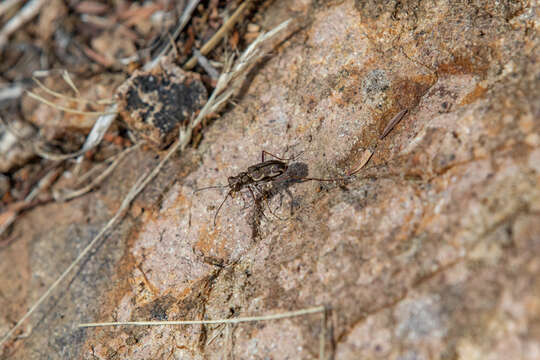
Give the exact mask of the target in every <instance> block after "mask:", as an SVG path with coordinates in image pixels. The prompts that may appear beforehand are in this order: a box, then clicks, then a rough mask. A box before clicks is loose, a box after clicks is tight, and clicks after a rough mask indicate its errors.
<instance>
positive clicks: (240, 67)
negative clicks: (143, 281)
mask: <svg viewBox="0 0 540 360" xmlns="http://www.w3.org/2000/svg"><path fill="white" fill-rule="evenodd" d="M289 22H290V20H287V21H285V22H284V23H282V24H281V25H279V26H278V27H276V28H275V29H273V30H272V31H270V32H268V33H266V34H261V35H260V36H259V37H258V38H257V40H255V41H254V42H253V43H252V44H251V45H250V46H249V47H248V49H246V51H245V52H244V53H243V54H242V56H241V57H240V58H239V60H238V62H237V64H236V65H235V66H233V67H232V71H231V72H230V73H229V72H226V73H224V74H222V75H221V76H220V78H219V80H218V86H217V87H216V89H215V90H214V92H213V93H212V95H211V96H210V98H209V99H208V102H207V103H206V105H205V106H204V107H203V109H202V110H201V111H200V113H199V115H198V116H197V117H196V118H195V120H193V121H192V122H190V125H189V126H188V127H187V129H184V130H181V131H180V134H179V139H178V140H177V141H176V142H175V143H174V144H173V145H172V146H171V148H170V149H169V151H168V152H167V154H166V155H165V156H164V158H163V159H162V160H161V161H160V162H159V163H158V164H157V165H156V167H155V168H154V169H153V170H152V171H151V172H150V173H148V174H146V175H143V176H141V177H139V178H138V179H137V181H136V182H135V184H133V185H132V187H131V189H130V190H129V192H128V194H127V195H126V197H125V198H124V200H123V201H122V204H121V205H120V208H119V209H118V210H117V211H116V213H115V214H114V216H113V217H112V218H111V219H110V220H109V222H108V223H107V224H106V225H105V227H103V228H102V229H101V231H100V232H99V233H98V234H97V235H96V236H95V237H94V238H93V239H92V240H91V241H90V243H89V244H88V245H87V246H86V247H85V248H84V249H83V250H82V251H81V253H79V255H77V257H76V258H75V260H73V262H72V263H71V264H70V265H69V266H68V267H67V268H66V270H64V272H63V273H62V274H61V275H60V276H59V277H58V278H57V279H56V280H55V281H54V282H53V284H52V285H51V286H49V288H48V289H47V290H46V291H45V292H44V293H43V295H41V296H40V297H39V299H38V300H37V301H36V302H35V303H34V304H33V305H32V306H31V307H30V309H29V310H28V311H27V312H26V313H25V314H24V315H23V316H22V318H21V319H20V320H19V321H17V323H16V324H15V326H13V328H11V329H10V330H9V331H8V332H7V333H6V334H5V335H4V336H3V337H2V339H1V340H0V346H2V345H3V344H4V343H5V342H6V341H7V340H8V339H10V338H11V336H12V335H13V334H14V332H15V331H16V330H17V329H18V328H19V327H20V326H21V325H22V324H23V323H24V322H25V321H26V319H28V318H29V317H30V316H31V315H32V314H33V313H34V312H35V311H36V310H37V308H38V307H39V306H40V305H41V304H42V303H43V302H44V301H45V300H46V299H47V298H48V297H49V296H50V295H51V294H52V292H53V291H54V290H55V289H56V287H58V285H59V284H60V283H61V282H62V281H63V280H64V279H65V278H66V277H67V276H68V275H69V274H70V273H71V271H72V270H74V269H75V267H76V266H77V265H78V264H79V263H80V262H81V261H82V260H83V259H84V257H85V256H86V255H87V254H88V253H89V252H90V250H91V249H92V248H93V247H94V246H95V245H96V244H97V243H98V242H99V241H100V240H101V239H103V237H104V236H105V235H106V234H107V232H108V231H109V230H111V229H112V228H113V226H115V225H116V223H117V222H118V221H119V220H120V219H121V218H122V217H123V216H124V214H125V212H126V210H127V209H128V207H129V206H130V204H131V202H132V201H133V200H134V199H135V197H137V195H138V194H139V193H140V192H141V191H142V190H143V189H144V188H145V187H146V185H148V183H149V182H150V181H152V180H153V179H154V178H155V177H156V176H157V175H158V174H159V172H160V171H161V169H162V168H163V166H164V165H165V164H166V163H167V161H169V159H170V158H171V157H172V156H173V155H174V154H176V153H177V152H178V151H179V150H180V151H183V150H185V148H186V147H187V146H188V144H189V142H190V141H191V135H192V131H193V128H194V127H196V126H197V125H199V124H200V122H201V121H202V120H203V118H204V117H206V116H207V115H208V114H209V113H210V112H212V111H213V109H215V108H216V107H217V106H219V104H221V103H223V102H224V101H225V100H226V99H228V98H229V97H230V96H231V95H232V94H233V93H234V91H236V90H238V88H239V87H238V86H237V87H236V88H232V89H228V88H227V87H228V86H229V85H234V84H237V85H238V83H236V81H237V80H238V79H240V78H243V76H245V75H246V73H245V72H246V70H247V69H249V68H250V65H253V64H254V63H255V62H256V61H257V60H258V59H260V58H261V57H262V55H263V54H264V53H263V52H262V51H259V50H258V49H255V46H259V45H260V44H261V43H262V42H264V41H266V40H268V39H270V38H271V37H272V36H274V35H275V34H277V33H278V32H280V31H281V30H283V29H284V28H285V27H286V26H287V25H288V24H289ZM242 75H243V76H242ZM225 90H227V91H225ZM222 92H224V94H222V95H221V96H220V99H221V100H220V99H218V100H216V99H217V98H218V95H219V94H220V93H222ZM225 94H227V97H226V98H223V96H224V95H225ZM94 128H95V126H94ZM92 131H93V129H92ZM90 135H91V134H90ZM90 135H89V136H88V138H90ZM88 138H87V141H88ZM83 149H84V147H83Z"/></svg>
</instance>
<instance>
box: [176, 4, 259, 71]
mask: <svg viewBox="0 0 540 360" xmlns="http://www.w3.org/2000/svg"><path fill="white" fill-rule="evenodd" d="M250 2H251V0H246V1H244V2H243V3H242V5H240V6H239V7H238V9H236V11H235V12H234V13H233V14H232V15H231V17H230V18H228V19H227V21H226V22H225V24H223V26H221V27H220V28H219V30H218V31H217V32H216V33H215V34H214V36H212V37H211V38H210V40H208V42H207V43H206V44H204V45H203V47H202V48H201V50H200V53H201V54H202V55H206V54H208V53H209V52H210V50H212V49H213V48H214V46H216V45H217V44H218V42H219V41H220V40H221V39H223V37H224V36H225V35H226V34H227V33H228V32H229V31H230V30H231V29H232V27H233V26H234V24H236V22H237V21H238V20H240V16H241V15H242V13H243V12H244V10H245V9H246V8H247V6H248V5H249V3H250ZM196 64H197V56H195V55H194V56H192V57H191V59H189V60H188V61H187V62H186V63H185V65H184V70H191V69H193V67H194V66H195V65H196Z"/></svg>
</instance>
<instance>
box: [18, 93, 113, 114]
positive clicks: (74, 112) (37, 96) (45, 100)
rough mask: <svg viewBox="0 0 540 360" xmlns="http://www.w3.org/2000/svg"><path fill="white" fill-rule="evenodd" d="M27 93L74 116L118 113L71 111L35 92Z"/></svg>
mask: <svg viewBox="0 0 540 360" xmlns="http://www.w3.org/2000/svg"><path fill="white" fill-rule="evenodd" d="M26 93H27V94H28V96H30V97H31V98H32V99H36V100H38V101H40V102H42V103H44V104H47V105H49V106H51V107H53V108H55V109H58V110H62V111H65V112H67V113H72V114H79V115H87V116H94V115H111V114H115V115H116V113H109V112H105V111H83V110H75V109H70V108H67V107H65V106H61V105H57V104H55V103H53V102H51V101H49V100H47V99H45V98H43V97H41V96H39V95H37V94H34V93H33V92H31V91H26Z"/></svg>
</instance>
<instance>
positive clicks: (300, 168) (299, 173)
mask: <svg viewBox="0 0 540 360" xmlns="http://www.w3.org/2000/svg"><path fill="white" fill-rule="evenodd" d="M308 173H309V169H308V165H307V164H306V163H302V162H295V163H291V164H289V165H288V168H287V171H286V172H285V173H283V174H282V175H281V176H279V177H278V178H277V179H275V180H274V181H272V182H270V183H268V184H266V185H265V186H264V187H255V188H256V190H257V191H256V194H257V195H256V196H255V199H254V200H255V201H254V206H253V214H252V221H251V231H252V238H253V239H256V238H257V237H258V235H259V228H260V225H261V220H262V219H263V218H266V219H268V220H269V219H270V218H276V219H278V220H282V221H285V220H288V219H289V218H290V217H291V216H292V215H293V214H294V208H295V206H298V203H297V202H296V200H295V199H294V197H293V195H292V193H291V191H290V190H289V188H290V187H291V186H293V185H294V184H298V183H301V182H303V178H306V177H307V176H308ZM284 194H286V195H287V196H288V197H289V199H290V204H291V207H290V215H289V217H287V218H282V217H280V216H278V215H277V214H275V210H277V209H281V207H282V206H283V195H284ZM276 195H279V196H280V205H279V207H278V208H277V209H274V210H272V209H271V207H270V202H271V200H272V199H273V198H274V197H275V196H276Z"/></svg>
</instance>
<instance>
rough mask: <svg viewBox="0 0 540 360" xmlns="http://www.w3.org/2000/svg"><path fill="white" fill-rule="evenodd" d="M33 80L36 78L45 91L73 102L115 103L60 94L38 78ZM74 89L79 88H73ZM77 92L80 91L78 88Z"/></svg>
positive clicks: (35, 80) (36, 81)
mask: <svg viewBox="0 0 540 360" xmlns="http://www.w3.org/2000/svg"><path fill="white" fill-rule="evenodd" d="M32 80H34V82H35V83H36V84H37V85H38V86H39V87H40V88H41V89H43V91H45V92H46V93H47V94H49V95H51V96H54V97H57V98H59V99H65V100H69V101H73V102H78V103H81V104H96V105H110V104H112V103H114V101H112V100H97V101H95V100H88V99H84V98H81V97H71V96H67V95H64V94H60V93H58V92H56V91H53V90H51V89H49V88H48V87H46V86H45V85H44V84H43V83H42V82H41V81H39V80H38V79H37V78H35V77H34V78H32ZM72 89H77V88H73V87H72ZM77 93H78V90H77Z"/></svg>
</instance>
